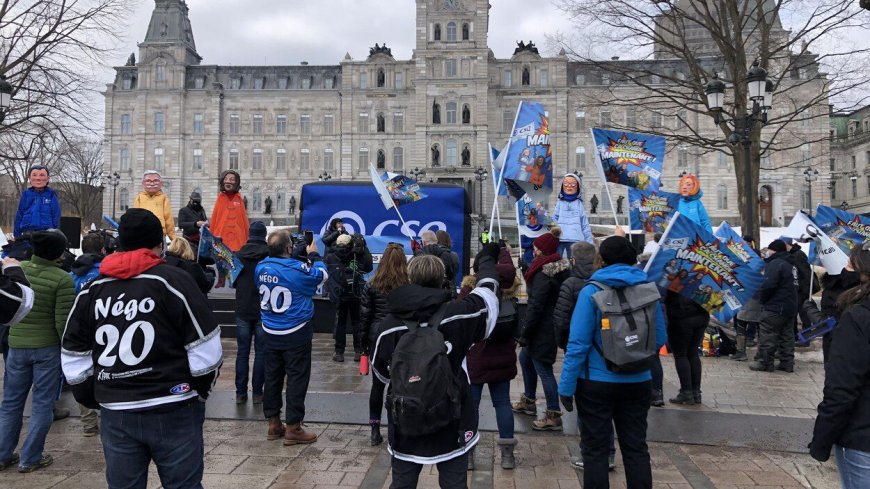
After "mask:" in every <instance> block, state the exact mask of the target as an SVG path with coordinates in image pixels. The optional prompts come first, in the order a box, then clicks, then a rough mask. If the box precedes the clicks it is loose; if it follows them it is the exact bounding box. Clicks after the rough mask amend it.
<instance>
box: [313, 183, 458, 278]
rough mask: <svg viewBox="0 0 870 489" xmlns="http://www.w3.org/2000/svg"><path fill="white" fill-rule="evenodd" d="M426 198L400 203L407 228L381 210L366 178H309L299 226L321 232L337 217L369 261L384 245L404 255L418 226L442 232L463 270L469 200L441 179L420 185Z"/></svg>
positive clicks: (420, 229)
mask: <svg viewBox="0 0 870 489" xmlns="http://www.w3.org/2000/svg"><path fill="white" fill-rule="evenodd" d="M420 187H421V189H422V190H423V191H424V192H425V193H426V195H427V197H426V198H425V199H423V200H419V201H417V202H413V203H410V204H407V205H403V206H402V207H401V212H402V216H403V217H404V218H405V222H406V224H407V227H405V226H402V222H401V221H400V220H399V216H398V215H397V214H396V211H395V209H393V208H390V209H384V204H383V203H382V202H381V199H380V197H379V196H378V193H377V191H376V190H375V187H374V186H373V185H372V183H371V182H369V181H365V182H362V181H361V182H315V183H307V184H305V185H303V186H302V192H301V200H300V204H299V231H300V232H302V231H304V230H310V231H313V232H314V234H315V235H318V236H322V235H323V234H324V232H325V231H326V227H327V226H328V225H329V223H330V221H332V220H333V219H336V218H340V219H341V220H342V221H344V227H345V229H347V231H348V232H349V233H352V234H353V233H360V234H362V235H363V236H365V238H366V244H367V245H368V248H369V251H371V253H372V258H373V259H374V262H375V266H376V267H377V263H378V260H379V259H380V256H381V254H382V253H383V251H384V249H386V247H387V245H388V244H389V243H390V242H396V243H400V244H402V245H404V247H405V254H406V255H408V256H409V257H410V256H411V255H412V254H413V253H412V251H411V238H414V239H419V236H420V233H422V232H423V231H427V230H429V231H440V230H443V231H447V232H448V233H450V238H451V241H452V242H453V247H452V249H453V251H455V252H456V253H458V254H459V263H460V267H459V268H460V270H459V272H458V274H457V278H456V283H457V284H458V283H460V282H461V281H462V273H463V272H464V271H465V270H468V261H469V260H470V258H471V257H470V256H469V254H470V243H471V219H470V214H469V213H470V211H471V203H470V201H469V198H468V196H467V194H466V192H465V189H464V188H462V187H460V186H457V185H450V184H444V183H427V184H423V183H421V184H420Z"/></svg>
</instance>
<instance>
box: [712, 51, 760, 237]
mask: <svg viewBox="0 0 870 489" xmlns="http://www.w3.org/2000/svg"><path fill="white" fill-rule="evenodd" d="M746 84H747V89H748V91H749V99H750V100H751V101H752V108H751V110H750V111H749V112H748V113H745V114H741V115H736V116H735V118H734V120H733V123H734V131H733V132H732V133H731V135H730V136H729V137H728V144H730V145H731V146H736V145H738V144H742V145H743V192H744V197H745V203H744V204H745V207H744V212H745V216H744V223H743V233H744V234H746V235H749V236H755V235H756V231H757V229H755V222H754V221H755V220H754V219H753V218H752V216H753V214H754V213H755V208H754V207H753V205H752V196H753V195H754V192H755V189H754V186H753V185H752V162H751V161H750V160H751V159H752V130H753V128H754V127H755V124H756V123H760V124H761V125H762V126H764V125H765V124H767V111H768V110H770V108H771V106H772V104H773V82H772V81H770V80H768V79H767V70H765V69H764V68H762V67H760V66H759V65H758V60H756V61H755V62H754V63H752V67H751V68H750V69H749V72H748V73H747V74H746ZM704 91H705V92H706V95H707V106H708V107H709V108H710V111H711V112H712V113H713V120H714V121H715V122H716V126H719V125H720V124H723V123H727V122H728V121H727V120H726V119H725V118H724V114H723V108H724V106H725V82H723V81H722V80H720V79H719V75H718V74H717V73H714V74H713V79H712V80H710V82H709V83H707V86H706V88H705V90H704Z"/></svg>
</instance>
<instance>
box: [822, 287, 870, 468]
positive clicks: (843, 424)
mask: <svg viewBox="0 0 870 489" xmlns="http://www.w3.org/2000/svg"><path fill="white" fill-rule="evenodd" d="M868 316H870V301H865V302H864V303H862V304H857V305H854V306H852V307H850V308H848V309H846V310H845V311H844V312H843V314H842V316H841V317H840V321H839V323H838V324H837V329H835V330H834V333H833V335H834V340H833V342H832V343H831V348H830V353H829V354H828V363H827V365H826V367H825V388H824V394H823V397H822V402H821V403H820V404H819V409H818V411H819V414H818V416H817V417H816V424H815V428H814V429H813V440H812V442H811V443H810V454H811V455H812V456H813V458H815V459H816V460H821V461H825V460H827V459H828V457H829V456H830V454H831V448H832V447H833V445H834V444H836V445H840V446H842V447H845V448H849V449H852V450H859V451H862V452H870V322H868V321H867V319H866V318H867V317H868Z"/></svg>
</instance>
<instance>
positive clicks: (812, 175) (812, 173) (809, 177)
mask: <svg viewBox="0 0 870 489" xmlns="http://www.w3.org/2000/svg"><path fill="white" fill-rule="evenodd" d="M818 178H819V170H816V169H815V168H810V167H807V169H806V170H804V180H806V181H807V200H808V201H807V205H808V206H809V207H810V209H809V211H810V217H813V180H817V179H818Z"/></svg>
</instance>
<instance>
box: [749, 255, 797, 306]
mask: <svg viewBox="0 0 870 489" xmlns="http://www.w3.org/2000/svg"><path fill="white" fill-rule="evenodd" d="M764 261H765V262H767V264H766V265H765V266H764V283H762V284H761V288H760V289H758V299H759V301H760V302H761V309H762V310H763V311H765V312H772V313H774V314H778V315H780V316H786V317H790V316H797V313H798V271H797V268H796V267H795V265H794V257H793V256H792V255H789V254H788V253H786V252H785V251H781V252H779V253H776V254H775V255H773V256H771V257H768V258H767V259H765V260H764Z"/></svg>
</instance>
